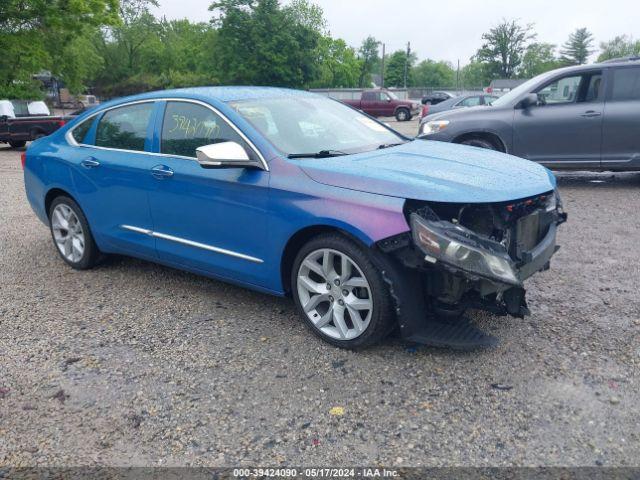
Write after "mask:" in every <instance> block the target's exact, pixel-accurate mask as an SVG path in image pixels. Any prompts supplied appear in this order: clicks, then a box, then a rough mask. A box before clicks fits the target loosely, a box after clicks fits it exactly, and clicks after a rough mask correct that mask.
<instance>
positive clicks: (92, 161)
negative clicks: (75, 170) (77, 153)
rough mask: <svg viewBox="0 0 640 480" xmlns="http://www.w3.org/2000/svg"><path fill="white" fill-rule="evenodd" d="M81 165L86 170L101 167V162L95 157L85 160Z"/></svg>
mask: <svg viewBox="0 0 640 480" xmlns="http://www.w3.org/2000/svg"><path fill="white" fill-rule="evenodd" d="M81 164H82V166H83V167H85V168H96V167H99V166H100V162H99V161H97V160H96V159H95V158H93V157H89V158H85V159H84V160H83V161H82V162H81Z"/></svg>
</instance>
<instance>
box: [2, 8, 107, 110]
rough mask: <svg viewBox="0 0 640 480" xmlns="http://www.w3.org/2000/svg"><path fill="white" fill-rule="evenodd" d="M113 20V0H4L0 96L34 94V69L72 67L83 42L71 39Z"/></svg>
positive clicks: (31, 95) (75, 79) (26, 95)
mask: <svg viewBox="0 0 640 480" xmlns="http://www.w3.org/2000/svg"><path fill="white" fill-rule="evenodd" d="M117 22H118V0H74V1H69V0H3V1H2V2H0V52H2V53H1V54H0V96H3V97H4V96H6V97H26V98H28V97H33V96H37V95H39V91H38V86H37V85H36V84H34V83H33V82H32V81H31V77H32V75H33V74H35V73H38V72H39V71H41V70H51V71H52V72H53V73H61V71H62V70H63V68H64V67H65V66H66V65H68V64H70V65H72V66H73V65H75V67H76V70H77V68H78V63H77V59H76V60H74V61H72V59H73V58H74V55H75V54H77V53H78V50H79V49H80V48H81V47H82V45H80V44H78V43H75V44H74V40H75V39H77V38H78V37H81V36H83V35H85V34H86V32H87V31H88V30H89V29H91V28H94V27H98V26H102V25H112V24H115V23H117ZM85 46H86V45H85ZM90 62H91V60H90ZM94 66H95V64H94ZM82 68H85V67H82ZM70 70H71V69H70ZM71 78H72V83H73V82H77V78H73V75H71Z"/></svg>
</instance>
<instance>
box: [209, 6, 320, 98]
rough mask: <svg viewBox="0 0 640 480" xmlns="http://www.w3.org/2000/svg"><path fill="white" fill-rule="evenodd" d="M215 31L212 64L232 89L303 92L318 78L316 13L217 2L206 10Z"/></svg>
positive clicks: (300, 8)
mask: <svg viewBox="0 0 640 480" xmlns="http://www.w3.org/2000/svg"><path fill="white" fill-rule="evenodd" d="M210 9H211V10H212V11H213V12H214V15H215V17H214V24H215V25H217V26H218V33H217V35H218V39H219V42H218V48H217V49H216V52H215V63H216V66H217V67H218V70H219V71H220V76H221V80H222V81H223V82H225V83H234V84H259V85H278V86H287V87H304V86H307V85H309V84H310V83H311V82H312V81H313V80H314V79H315V78H316V77H317V74H318V62H317V56H318V53H319V50H318V45H319V43H320V40H321V38H322V36H323V32H322V28H323V27H322V25H317V24H314V22H311V21H309V19H310V18H313V17H314V16H317V14H318V11H319V10H318V9H317V8H313V7H312V6H310V5H309V4H308V3H306V2H303V1H298V2H294V4H292V5H290V6H286V7H282V6H281V5H280V3H279V2H278V0H220V1H218V2H216V3H214V4H212V5H211V7H210Z"/></svg>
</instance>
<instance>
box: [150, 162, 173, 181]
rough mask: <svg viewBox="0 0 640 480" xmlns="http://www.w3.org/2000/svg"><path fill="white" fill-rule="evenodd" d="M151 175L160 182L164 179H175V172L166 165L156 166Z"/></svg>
mask: <svg viewBox="0 0 640 480" xmlns="http://www.w3.org/2000/svg"><path fill="white" fill-rule="evenodd" d="M151 175H153V176H154V178H157V179H158V180H162V179H163V178H170V177H173V170H171V169H170V168H169V167H167V166H166V165H156V166H155V167H153V168H152V169H151Z"/></svg>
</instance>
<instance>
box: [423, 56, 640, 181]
mask: <svg viewBox="0 0 640 480" xmlns="http://www.w3.org/2000/svg"><path fill="white" fill-rule="evenodd" d="M419 137H421V138H423V139H428V140H438V141H441V142H451V143H461V144H466V145H472V146H476V147H482V148H486V149H490V150H497V151H501V152H506V153H510V154H513V155H516V156H518V157H522V158H526V159H529V160H533V161H535V162H539V163H541V164H543V165H545V166H548V167H551V168H554V169H589V170H640V59H638V58H630V59H617V60H614V61H609V62H605V63H599V64H593V65H582V66H577V67H567V68H563V69H558V70H554V71H551V72H548V73H544V74H542V75H539V76H537V77H535V78H533V79H531V80H529V81H528V82H525V83H524V84H522V85H520V86H519V87H517V88H515V89H514V90H512V91H511V92H509V93H507V94H505V95H503V96H502V97H500V98H499V99H496V100H494V101H492V102H491V104H490V106H488V107H486V106H485V107H472V108H467V109H458V110H451V111H445V112H442V113H437V114H433V115H429V116H428V117H426V118H423V119H422V121H421V123H420V127H419Z"/></svg>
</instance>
